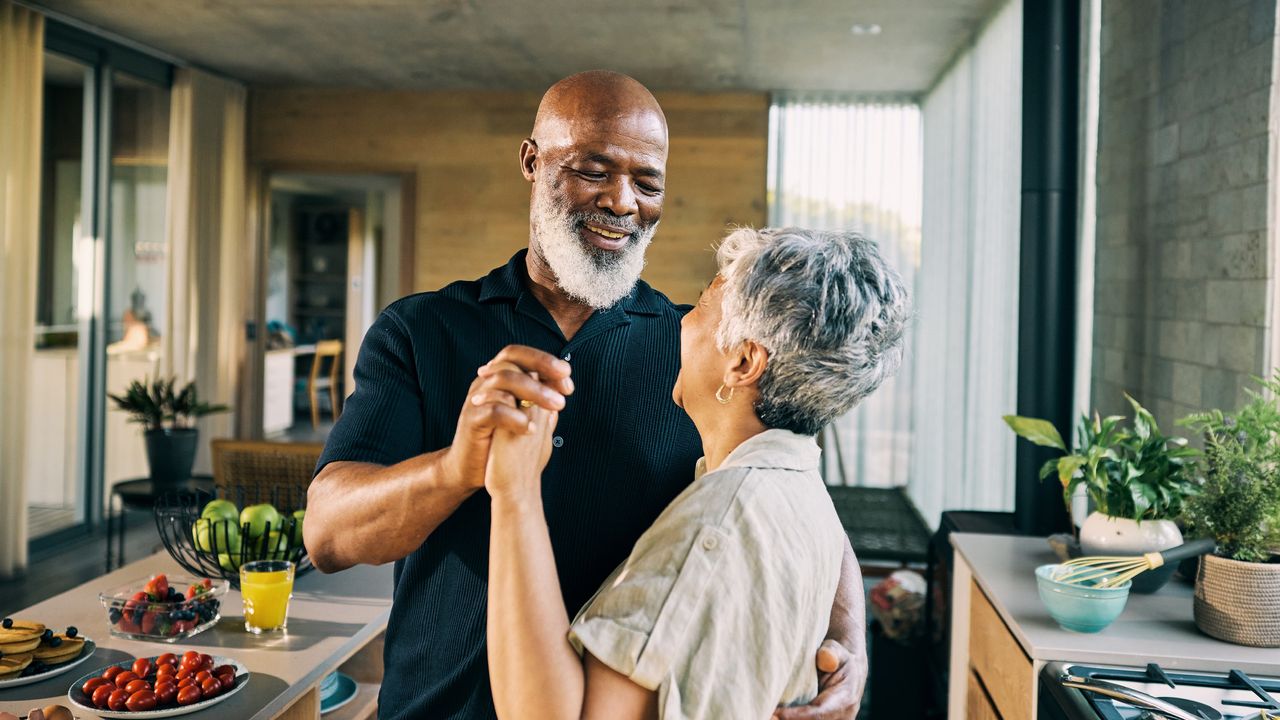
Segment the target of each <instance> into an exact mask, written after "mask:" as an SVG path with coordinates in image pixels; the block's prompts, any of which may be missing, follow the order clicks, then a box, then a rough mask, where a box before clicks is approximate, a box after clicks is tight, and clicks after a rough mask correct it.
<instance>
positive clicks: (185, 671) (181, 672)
mask: <svg viewBox="0 0 1280 720" xmlns="http://www.w3.org/2000/svg"><path fill="white" fill-rule="evenodd" d="M198 672H200V671H199V670H196V669H195V668H193V667H191V666H187V667H184V668H179V669H178V672H177V674H176V677H177V678H178V679H179V680H181V679H182V678H184V677H188V676H190V677H195V674H196V673H198Z"/></svg>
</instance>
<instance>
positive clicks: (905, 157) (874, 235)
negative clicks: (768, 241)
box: [768, 96, 921, 487]
mask: <svg viewBox="0 0 1280 720" xmlns="http://www.w3.org/2000/svg"><path fill="white" fill-rule="evenodd" d="M769 115H770V117H769V134H770V137H769V173H768V178H769V180H768V182H769V186H768V192H769V224H770V225H773V226H786V225H795V226H800V227H808V228H817V229H824V230H855V231H857V232H860V233H862V234H863V235H865V236H867V237H868V238H871V239H872V240H875V241H876V242H877V243H878V244H879V246H880V250H881V252H882V253H883V254H884V257H885V259H887V260H888V261H889V262H890V263H892V264H893V266H894V267H895V268H897V269H898V271H899V272H900V273H902V277H903V279H904V280H905V281H906V283H907V285H908V286H909V287H913V286H914V285H915V282H916V273H917V269H918V268H919V265H920V221H921V207H920V205H921V126H920V108H919V107H918V106H917V105H915V104H914V103H910V102H893V101H890V102H877V101H873V100H865V99H858V98H850V97H838V96H792V97H779V98H775V100H774V103H773V106H772V107H771V109H770V111H769ZM914 356H915V353H914V351H913V340H912V338H911V336H910V335H909V336H908V339H907V354H906V359H905V361H904V364H903V368H902V370H901V371H900V372H899V374H898V377H897V378H895V379H891V380H889V381H888V382H886V383H885V384H884V385H883V386H881V387H880V389H878V390H877V391H876V392H875V393H874V394H872V395H871V396H870V397H869V398H867V399H866V400H864V401H863V402H862V404H861V405H859V406H858V407H857V408H854V410H853V411H852V412H850V413H849V414H847V415H845V416H844V417H841V418H839V419H837V420H836V421H835V422H833V423H832V424H831V425H829V426H828V427H827V428H826V429H825V430H824V431H823V434H822V442H823V447H824V452H823V475H824V477H825V478H826V481H827V483H828V484H831V485H862V486H874V487H895V486H901V485H905V484H906V483H907V469H908V459H909V458H910V455H911V450H912V442H911V438H912V433H911V416H912V400H911V398H912V392H911V376H912V370H911V364H912V362H913V359H914Z"/></svg>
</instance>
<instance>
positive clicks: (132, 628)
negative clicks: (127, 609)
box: [116, 615, 142, 635]
mask: <svg viewBox="0 0 1280 720" xmlns="http://www.w3.org/2000/svg"><path fill="white" fill-rule="evenodd" d="M116 628H117V629H118V630H119V631H120V632H123V633H129V634H131V635H137V634H138V633H139V632H141V631H142V628H141V627H139V626H138V623H136V622H134V621H133V618H132V617H130V616H129V615H125V616H124V617H122V618H120V622H118V623H116Z"/></svg>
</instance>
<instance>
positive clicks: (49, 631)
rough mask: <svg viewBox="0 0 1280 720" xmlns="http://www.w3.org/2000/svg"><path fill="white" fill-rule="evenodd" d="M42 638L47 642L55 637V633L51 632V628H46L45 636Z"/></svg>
mask: <svg viewBox="0 0 1280 720" xmlns="http://www.w3.org/2000/svg"><path fill="white" fill-rule="evenodd" d="M40 637H41V638H43V639H45V640H48V639H49V638H51V637H53V631H52V630H50V629H49V628H45V629H44V635H41V636H40Z"/></svg>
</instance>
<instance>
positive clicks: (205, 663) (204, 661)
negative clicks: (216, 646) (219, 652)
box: [200, 655, 213, 670]
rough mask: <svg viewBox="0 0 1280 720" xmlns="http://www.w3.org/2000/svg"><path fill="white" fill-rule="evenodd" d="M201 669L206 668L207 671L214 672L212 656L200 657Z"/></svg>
mask: <svg viewBox="0 0 1280 720" xmlns="http://www.w3.org/2000/svg"><path fill="white" fill-rule="evenodd" d="M200 667H202V668H204V669H205V670H212V669H213V656H212V655H201V656H200Z"/></svg>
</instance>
